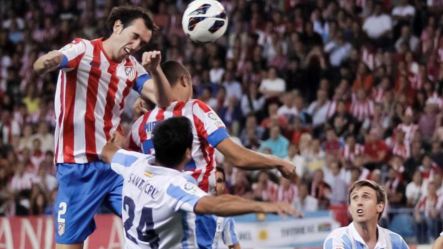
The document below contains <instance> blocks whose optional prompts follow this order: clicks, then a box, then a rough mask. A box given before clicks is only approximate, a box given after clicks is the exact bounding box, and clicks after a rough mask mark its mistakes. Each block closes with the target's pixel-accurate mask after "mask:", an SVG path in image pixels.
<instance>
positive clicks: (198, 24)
mask: <svg viewBox="0 0 443 249" xmlns="http://www.w3.org/2000/svg"><path fill="white" fill-rule="evenodd" d="M182 27H183V31H184V32H185V34H186V35H188V36H189V38H190V39H191V40H192V41H194V42H200V43H205V42H213V41H215V40H217V39H218V38H220V37H221V36H222V35H223V34H224V33H225V31H226V28H227V27H228V18H227V17H226V12H225V8H224V7H223V5H222V4H221V3H220V2H218V1H216V0H195V1H193V2H191V3H189V5H188V7H187V8H186V10H185V13H184V14H183V18H182Z"/></svg>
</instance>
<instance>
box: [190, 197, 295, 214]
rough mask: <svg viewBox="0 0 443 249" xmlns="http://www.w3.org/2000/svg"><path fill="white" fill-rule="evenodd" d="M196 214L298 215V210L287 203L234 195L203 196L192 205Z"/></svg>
mask: <svg viewBox="0 0 443 249" xmlns="http://www.w3.org/2000/svg"><path fill="white" fill-rule="evenodd" d="M194 211H195V213H197V214H215V215H218V216H233V215H240V214H246V213H260V212H262V213H278V214H281V215H293V216H296V215H298V214H299V213H298V211H297V210H295V209H294V208H293V207H292V206H291V205H289V204H287V203H266V202H257V201H251V200H247V199H244V198H242V197H239V196H234V195H227V194H225V195H220V196H209V195H207V196H204V197H202V198H201V199H200V200H199V201H198V202H197V204H196V205H195V207H194Z"/></svg>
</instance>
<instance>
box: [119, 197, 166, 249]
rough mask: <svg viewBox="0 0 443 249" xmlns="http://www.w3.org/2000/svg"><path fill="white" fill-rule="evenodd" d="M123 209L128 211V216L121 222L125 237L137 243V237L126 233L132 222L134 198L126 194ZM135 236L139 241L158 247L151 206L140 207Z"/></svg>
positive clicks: (154, 248) (155, 248)
mask: <svg viewBox="0 0 443 249" xmlns="http://www.w3.org/2000/svg"><path fill="white" fill-rule="evenodd" d="M123 209H124V210H125V211H126V212H127V213H128V218H127V219H126V220H125V222H124V224H123V226H124V227H125V234H126V237H127V238H128V239H129V240H131V241H132V242H134V243H135V244H138V243H137V239H135V238H134V237H133V236H132V235H130V234H129V233H128V232H129V230H130V229H131V227H132V225H133V223H134V209H135V203H134V200H132V199H131V198H130V197H128V196H125V198H124V200H123ZM137 238H138V240H140V241H143V242H147V243H149V245H150V246H151V248H153V249H157V248H158V246H159V237H158V235H157V234H156V233H155V230H154V221H153V219H152V208H147V207H144V208H143V209H142V213H141V216H140V222H139V224H138V227H137Z"/></svg>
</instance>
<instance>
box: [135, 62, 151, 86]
mask: <svg viewBox="0 0 443 249" xmlns="http://www.w3.org/2000/svg"><path fill="white" fill-rule="evenodd" d="M135 70H136V72H137V78H136V79H135V84H134V86H133V89H134V90H135V91H137V92H138V93H139V94H141V92H142V90H143V86H144V85H145V84H146V82H148V80H150V79H151V76H150V75H149V74H148V72H146V70H145V68H144V67H143V66H142V65H141V64H140V63H139V62H137V61H136V62H135Z"/></svg>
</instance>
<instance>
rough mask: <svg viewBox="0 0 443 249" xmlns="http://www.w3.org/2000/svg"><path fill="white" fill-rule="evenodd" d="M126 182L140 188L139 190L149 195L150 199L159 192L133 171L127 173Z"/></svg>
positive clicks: (154, 197)
mask: <svg viewBox="0 0 443 249" xmlns="http://www.w3.org/2000/svg"><path fill="white" fill-rule="evenodd" d="M128 183H130V184H132V185H134V186H135V187H137V188H138V189H140V191H143V192H144V193H145V194H146V195H148V196H150V197H151V198H152V199H157V197H158V194H159V193H160V192H159V190H158V189H157V188H156V187H154V186H153V185H152V184H151V183H150V182H148V181H146V180H145V179H143V177H140V176H138V175H135V174H133V173H131V175H129V178H128Z"/></svg>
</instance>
